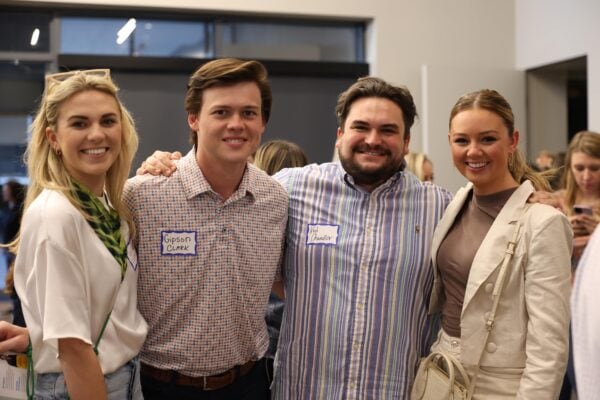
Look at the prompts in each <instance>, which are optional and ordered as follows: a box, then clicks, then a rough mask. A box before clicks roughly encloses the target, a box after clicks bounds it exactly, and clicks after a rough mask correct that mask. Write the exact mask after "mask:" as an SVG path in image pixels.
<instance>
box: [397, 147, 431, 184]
mask: <svg viewBox="0 0 600 400" xmlns="http://www.w3.org/2000/svg"><path fill="white" fill-rule="evenodd" d="M404 161H406V168H407V169H408V170H409V171H410V172H412V173H413V174H415V176H416V177H417V178H419V180H420V181H421V182H422V181H424V180H425V171H424V170H423V166H424V165H425V163H426V162H429V163H430V164H431V165H433V163H432V162H431V160H430V159H429V158H427V156H426V155H425V153H412V152H411V153H408V154H406V155H405V156H404Z"/></svg>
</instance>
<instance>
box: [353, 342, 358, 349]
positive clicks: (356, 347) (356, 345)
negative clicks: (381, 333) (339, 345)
mask: <svg viewBox="0 0 600 400" xmlns="http://www.w3.org/2000/svg"><path fill="white" fill-rule="evenodd" d="M352 349H353V350H358V349H360V343H358V342H354V344H353V345H352Z"/></svg>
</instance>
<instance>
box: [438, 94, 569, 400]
mask: <svg viewBox="0 0 600 400" xmlns="http://www.w3.org/2000/svg"><path fill="white" fill-rule="evenodd" d="M449 125H450V132H449V134H448V137H449V142H450V151H451V154H452V160H453V162H454V165H455V167H456V168H457V169H458V170H459V172H460V173H461V174H462V175H463V176H464V177H465V178H467V179H468V180H469V183H468V185H467V186H466V187H465V188H463V189H461V190H460V191H459V192H458V193H456V195H455V197H454V200H453V201H452V203H450V205H449V206H448V208H447V209H446V212H445V213H444V216H443V218H442V220H441V221H440V223H439V224H438V226H437V228H436V231H435V235H434V238H433V246H432V255H433V259H432V260H433V268H434V286H433V292H432V296H431V304H430V312H432V313H434V312H436V311H441V314H442V320H441V322H442V330H441V331H440V333H439V336H438V340H437V342H436V343H434V345H433V346H432V350H433V351H440V352H443V353H446V354H450V355H452V356H454V357H455V358H456V359H458V360H460V362H461V363H462V365H463V366H464V367H465V370H466V371H467V373H468V375H469V377H470V379H471V381H472V385H474V396H473V399H475V400H477V399H482V400H488V399H517V398H518V399H555V398H557V396H558V393H559V390H560V385H561V383H562V377H563V374H564V371H565V367H566V361H567V353H568V333H569V330H568V327H569V294H570V285H569V276H570V268H569V266H570V257H571V238H572V233H571V229H570V226H569V222H568V220H567V218H566V217H565V216H564V214H563V213H561V212H560V211H558V210H556V209H555V208H553V207H550V206H547V205H542V204H528V203H527V199H528V198H529V196H530V195H531V194H532V193H533V192H534V190H548V183H547V181H546V180H545V179H544V178H543V177H542V176H540V175H539V174H536V173H535V172H534V171H533V170H531V169H530V168H529V167H528V166H527V165H526V164H525V162H524V160H523V157H522V156H521V154H520V153H519V150H518V149H517V144H518V142H519V132H518V131H517V130H515V128H514V117H513V113H512V110H511V107H510V105H509V103H508V102H507V101H506V100H505V99H504V98H503V97H502V96H501V95H500V94H499V93H498V92H496V91H494V90H488V89H484V90H480V91H477V92H473V93H469V94H466V95H464V96H462V97H461V98H459V99H458V101H457V102H456V104H455V105H454V107H453V108H452V111H451V113H450V123H449ZM517 225H518V226H520V231H518V232H519V234H518V236H517V238H516V248H515V252H514V255H513V256H512V260H511V262H510V264H509V268H508V270H507V272H506V278H505V281H504V286H503V291H502V293H501V296H500V302H499V306H498V310H497V313H496V317H495V321H494V323H493V330H492V331H491V334H490V336H489V339H488V340H487V342H486V333H487V329H486V320H487V318H488V315H489V313H490V311H491V309H492V303H493V300H494V299H493V296H492V294H493V292H494V285H495V283H496V281H497V279H498V275H499V270H500V266H501V265H502V262H503V259H504V255H505V251H506V249H507V245H508V243H509V241H510V240H511V238H512V237H513V232H514V231H515V226H517ZM480 355H481V360H480Z"/></svg>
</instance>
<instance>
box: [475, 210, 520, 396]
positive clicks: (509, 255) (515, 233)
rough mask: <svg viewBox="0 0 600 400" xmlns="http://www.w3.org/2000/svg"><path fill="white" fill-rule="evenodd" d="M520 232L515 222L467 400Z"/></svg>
mask: <svg viewBox="0 0 600 400" xmlns="http://www.w3.org/2000/svg"><path fill="white" fill-rule="evenodd" d="M520 230H521V222H520V221H517V222H516V223H515V229H514V231H513V234H512V237H511V239H510V240H509V241H508V245H507V246H506V250H505V251H504V259H503V260H502V266H501V267H500V271H499V272H498V278H496V283H495V284H494V290H493V291H492V298H493V299H494V302H493V303H492V310H491V311H490V314H489V317H488V319H487V321H486V322H485V327H486V333H485V340H484V342H483V347H482V348H481V353H480V354H479V359H478V360H477V369H476V371H475V375H474V376H473V379H471V384H470V387H469V397H468V398H469V400H470V399H471V397H472V396H473V392H474V391H475V383H476V382H477V375H479V368H480V366H481V360H482V359H483V353H484V352H485V347H486V346H487V343H488V339H489V338H490V333H491V332H492V329H494V320H495V319H496V310H497V309H498V304H499V303H500V295H501V294H502V290H503V289H504V281H505V280H506V271H507V270H508V264H509V263H510V260H511V258H512V256H513V254H515V247H516V246H517V239H518V238H519V231H520Z"/></svg>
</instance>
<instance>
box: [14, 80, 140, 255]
mask: <svg viewBox="0 0 600 400" xmlns="http://www.w3.org/2000/svg"><path fill="white" fill-rule="evenodd" d="M47 82H48V83H47V84H46V88H45V89H44V94H43V97H42V101H41V104H40V107H39V109H38V112H37V114H36V116H35V119H34V121H33V123H32V125H31V128H30V130H31V139H30V140H29V143H28V145H27V150H26V152H25V163H26V165H27V172H28V175H29V187H28V189H27V197H26V198H25V206H24V211H23V212H26V211H27V209H28V208H29V206H30V205H31V203H32V202H33V201H34V200H35V199H36V198H37V196H39V194H40V193H41V192H42V190H44V189H51V190H57V191H59V192H61V193H62V194H63V195H64V196H65V197H66V198H67V199H68V200H69V201H70V202H71V204H73V206H74V207H75V208H77V209H78V210H79V211H80V212H81V213H82V214H83V215H84V216H85V217H86V218H89V216H88V215H86V213H85V211H84V210H83V209H82V207H81V205H80V204H79V202H78V201H77V200H76V199H75V197H74V196H73V193H72V191H71V179H72V178H71V176H70V175H69V173H68V172H67V169H66V168H65V165H64V164H63V162H62V159H61V157H60V156H59V155H57V154H56V153H55V152H54V150H53V148H52V146H51V144H50V142H49V141H48V139H47V137H46V128H51V129H53V130H55V131H56V129H57V122H58V118H59V115H60V111H61V107H62V105H63V103H64V102H65V101H67V100H68V99H70V98H71V97H72V96H74V95H75V94H78V93H81V92H85V91H89V90H95V91H98V92H102V93H106V94H108V95H109V96H111V97H113V98H114V99H115V100H116V102H117V105H118V106H119V112H120V117H121V128H122V131H121V133H122V137H121V151H120V152H119V154H118V156H117V159H116V160H115V162H114V163H113V164H112V165H111V166H110V168H109V169H108V171H107V173H106V183H105V190H106V193H107V195H108V198H109V199H110V202H111V203H112V205H113V207H114V208H115V210H116V211H117V212H118V213H119V215H120V217H121V218H123V219H125V221H127V223H128V224H129V229H130V232H131V235H132V236H133V235H134V225H133V223H132V218H131V214H130V213H129V211H128V210H127V208H126V207H125V205H124V204H123V202H122V195H123V187H124V185H125V181H126V180H127V178H128V176H129V170H130V169H131V163H132V161H133V157H134V155H135V152H136V151H137V148H138V135H137V131H136V128H135V123H134V121H133V118H132V117H131V114H130V113H129V111H127V109H126V108H125V106H123V104H122V103H121V101H120V99H119V97H118V95H117V93H118V91H119V89H118V87H117V86H116V85H115V84H114V82H113V81H112V80H111V79H110V76H106V77H102V76H98V75H90V74H86V73H85V71H79V72H77V73H75V74H74V75H73V76H71V77H69V78H67V79H65V80H64V81H62V82H53V81H52V80H51V79H50V80H48V79H47ZM17 246H18V238H17V240H15V241H14V242H13V243H11V249H13V251H15V252H16V248H17Z"/></svg>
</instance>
